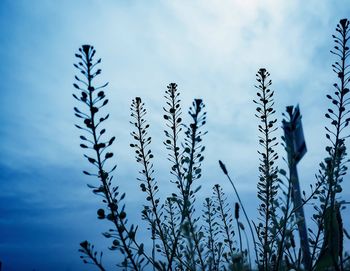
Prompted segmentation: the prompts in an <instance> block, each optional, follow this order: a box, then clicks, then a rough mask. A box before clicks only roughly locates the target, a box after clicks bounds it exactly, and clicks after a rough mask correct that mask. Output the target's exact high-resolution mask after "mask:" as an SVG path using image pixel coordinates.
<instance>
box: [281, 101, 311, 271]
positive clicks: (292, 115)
mask: <svg viewBox="0 0 350 271" xmlns="http://www.w3.org/2000/svg"><path fill="white" fill-rule="evenodd" d="M287 113H288V115H289V121H286V120H283V121H282V124H283V130H284V137H285V143H286V150H287V154H288V164H289V174H290V182H291V183H292V200H293V205H294V208H296V211H295V215H296V219H297V224H298V230H299V236H300V248H301V250H302V252H303V263H304V267H305V269H306V270H310V268H311V256H310V248H309V241H308V233H307V227H306V221H305V214H304V207H303V201H302V197H301V190H300V184H299V178H298V171H297V164H298V162H299V161H300V160H301V158H303V156H304V155H305V153H306V144H305V139H304V133H303V126H302V123H301V115H300V110H299V105H297V106H296V107H295V108H293V106H287Z"/></svg>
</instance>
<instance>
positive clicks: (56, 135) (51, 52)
mask: <svg viewBox="0 0 350 271" xmlns="http://www.w3.org/2000/svg"><path fill="white" fill-rule="evenodd" d="M349 15H350V5H349V2H348V1H347V0H339V1H331V0H325V1H318V0H310V1H302V0H296V1H280V0H266V1H261V0H246V1H241V0H222V1H214V0H213V1H207V0H198V1H195V0H194V1H186V0H179V1H131V0H130V1H126V0H119V1H107V0H106V1H97V0H95V1H94V0H75V1H70V0H61V1H53V0H51V1H49V0H47V1H44V0H41V1H40V0H31V1H26V0H1V1H0V35H1V39H0V59H1V65H0V93H1V96H2V97H1V99H0V107H1V115H0V122H1V125H0V139H1V144H0V261H2V263H3V270H9V271H16V270H37V271H40V270H53V271H55V270H67V271H68V270H94V269H93V267H91V266H84V265H83V263H82V262H81V261H80V259H79V253H78V248H79V243H80V242H81V241H83V240H85V239H88V240H90V241H92V242H93V243H95V244H96V246H97V248H98V249H101V250H105V251H106V255H105V256H104V261H105V262H106V266H107V267H111V266H112V263H113V262H115V261H113V259H116V258H115V257H116V256H115V255H114V254H113V253H109V252H108V250H107V249H106V247H107V246H108V245H109V243H108V242H106V240H105V239H104V238H103V236H102V235H101V232H103V231H105V230H107V229H108V224H106V223H104V222H100V221H97V219H96V210H97V209H98V208H99V207H100V206H101V203H100V199H98V198H96V197H95V196H94V195H93V194H92V193H91V191H90V190H89V189H88V187H87V186H86V184H87V183H93V182H94V180H92V179H91V178H88V177H87V176H85V175H83V174H82V170H87V169H89V165H88V164H87V162H86V161H85V160H84V159H83V156H82V155H83V153H82V150H81V149H80V148H79V135H80V133H79V131H78V130H77V129H76V128H75V127H74V123H77V122H78V120H77V119H76V118H75V117H74V114H73V107H74V106H76V105H77V104H76V101H75V100H74V99H73V98H72V95H71V94H72V93H73V92H74V89H73V86H72V83H73V82H74V75H75V74H76V71H75V69H74V67H73V62H75V61H76V59H75V57H74V54H75V53H76V52H77V50H78V48H79V47H80V46H81V45H82V44H91V45H94V47H95V48H96V50H97V56H98V57H101V58H102V64H101V68H102V75H101V76H100V79H99V80H101V82H107V81H108V82H109V86H108V88H107V90H106V95H107V96H108V98H109V100H110V103H109V104H108V112H110V114H111V117H110V119H109V120H108V121H107V122H106V128H107V133H108V135H110V136H112V135H115V136H116V138H117V139H116V142H115V144H114V145H113V147H112V150H113V151H114V153H115V156H114V158H113V159H114V162H116V163H117V165H118V167H117V170H116V172H115V180H116V184H117V185H119V187H120V189H121V190H122V191H125V192H126V195H127V196H126V202H127V208H128V213H129V216H130V220H133V221H136V222H139V223H141V224H142V222H141V221H140V211H141V206H142V204H143V203H144V202H145V201H144V199H143V197H144V195H143V194H142V193H141V192H140V191H139V184H138V182H137V180H136V178H137V177H138V168H139V167H138V165H137V164H136V163H135V161H134V160H135V159H134V157H133V151H132V150H131V148H130V147H129V143H131V141H132V138H131V136H130V132H131V130H132V127H131V125H130V123H129V120H130V112H129V107H130V103H131V100H132V99H133V98H134V97H136V96H140V97H142V99H143V101H144V102H145V104H146V107H147V110H148V115H147V118H148V121H149V123H150V125H151V128H150V133H151V135H152V138H153V142H152V143H153V144H152V150H153V152H154V154H155V160H154V163H155V170H156V172H157V173H156V176H157V178H158V182H159V184H160V187H161V188H160V196H162V197H163V198H164V197H165V196H166V195H169V194H170V193H172V192H173V191H174V189H175V188H174V186H173V185H172V184H171V183H170V182H169V180H170V174H169V162H168V161H167V160H166V150H165V147H164V145H163V144H162V142H163V140H164V133H163V130H164V128H165V126H164V125H165V124H164V122H163V120H162V115H163V114H162V107H163V105H164V97H163V96H164V92H165V90H166V86H167V85H168V84H169V83H171V82H176V83H177V84H178V88H179V90H180V92H181V99H182V106H183V112H184V114H185V113H186V112H187V110H186V109H187V108H188V107H189V106H190V105H191V102H192V100H193V99H194V98H202V99H203V101H204V103H205V104H206V111H207V112H208V120H207V125H206V129H207V131H208V134H207V135H206V136H205V139H204V144H205V145H206V151H205V154H204V155H205V161H204V162H203V177H202V179H201V180H200V181H199V183H198V184H200V185H202V189H201V190H200V191H199V193H198V198H199V201H201V200H202V199H204V197H207V196H210V195H211V193H212V192H211V191H212V190H211V189H212V187H213V185H214V184H216V183H219V184H220V185H221V186H222V187H223V188H224V191H225V193H226V194H227V196H228V198H229V200H230V201H231V202H234V201H236V199H235V196H234V194H233V191H232V188H231V187H230V184H229V183H228V182H227V181H226V180H225V178H224V176H223V174H222V172H221V171H220V168H219V167H218V160H219V159H221V160H223V161H224V163H225V164H226V166H227V168H228V170H229V171H230V172H231V174H232V176H233V178H234V180H235V182H236V186H237V189H238V190H239V191H240V194H241V197H242V200H243V202H245V203H246V205H247V207H246V208H247V209H248V211H249V212H250V214H251V216H252V217H254V216H256V206H257V204H258V201H257V197H256V183H257V180H258V171H257V167H258V163H259V161H258V156H257V153H256V151H257V146H258V144H257V137H258V133H257V125H258V121H257V119H256V118H255V117H254V113H255V105H254V104H253V102H252V100H253V99H254V98H255V93H256V91H255V89H254V84H255V74H256V72H257V70H258V69H259V68H261V67H264V68H266V69H267V70H268V71H269V72H270V73H271V79H272V81H273V85H272V89H273V90H275V102H276V111H277V113H276V117H277V119H278V121H279V123H281V120H282V112H283V111H284V109H285V107H286V106H287V105H296V104H298V103H299V105H300V109H301V113H302V115H303V125H304V133H305V139H306V144H307V148H308V152H307V154H306V155H305V158H303V160H302V161H301V162H300V164H299V165H298V169H299V177H300V181H301V185H302V187H303V188H305V189H306V191H307V192H308V191H309V190H308V186H309V184H311V183H313V182H314V181H315V177H314V174H315V173H317V171H318V164H319V162H320V161H321V160H322V159H323V157H324V156H325V150H324V147H325V146H326V144H327V141H326V138H325V131H324V126H325V125H326V124H327V123H326V120H325V118H324V117H323V115H324V113H325V111H326V108H327V100H326V98H325V95H326V94H327V93H330V91H331V86H332V84H333V82H334V80H335V79H336V78H335V76H334V74H333V73H332V70H331V64H332V62H333V61H334V60H335V59H334V57H333V56H332V55H331V54H330V53H329V50H330V49H331V48H332V46H333V44H332V39H331V35H332V34H333V33H334V32H335V31H334V29H335V26H336V24H337V23H338V22H339V20H340V19H342V18H345V17H349ZM185 120H188V118H186V117H185ZM276 135H278V136H281V135H282V134H281V131H280V130H279V131H278V132H277V134H276ZM347 146H348V143H347ZM281 165H282V167H283V166H285V165H284V164H283V163H281ZM349 181H350V180H349V177H348V176H346V177H345V180H344V184H343V190H344V192H343V197H344V199H347V200H349V199H350V192H349V191H350V182H349ZM308 215H311V213H308ZM349 215H350V213H349V211H345V213H344V222H345V224H346V226H347V227H348V228H349V226H350V224H349V219H347V217H348V216H349ZM310 223H311V222H310ZM141 238H142V237H141ZM347 246H348V247H349V244H347Z"/></svg>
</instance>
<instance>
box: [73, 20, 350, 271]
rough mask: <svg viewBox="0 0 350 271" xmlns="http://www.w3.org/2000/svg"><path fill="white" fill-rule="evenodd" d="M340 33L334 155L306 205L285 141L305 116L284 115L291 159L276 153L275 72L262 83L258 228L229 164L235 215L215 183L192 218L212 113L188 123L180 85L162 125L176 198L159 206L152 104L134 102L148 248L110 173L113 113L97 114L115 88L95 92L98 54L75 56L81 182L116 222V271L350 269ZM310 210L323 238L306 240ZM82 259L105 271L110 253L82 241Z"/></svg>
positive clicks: (171, 92)
mask: <svg viewBox="0 0 350 271" xmlns="http://www.w3.org/2000/svg"><path fill="white" fill-rule="evenodd" d="M336 32H337V34H336V35H333V39H334V42H335V46H334V50H332V51H331V52H332V54H333V55H335V56H336V57H337V61H336V62H335V63H334V64H333V65H332V68H333V71H334V72H335V74H336V76H337V82H336V83H334V85H333V86H334V92H333V93H332V94H330V95H327V98H328V99H329V101H330V106H329V108H328V110H327V113H326V114H325V117H326V118H327V119H328V120H329V121H330V122H329V124H328V126H327V127H326V128H325V129H326V138H327V139H328V140H329V144H328V146H327V147H326V151H327V156H326V158H325V159H324V160H323V161H322V162H321V163H320V170H319V172H318V173H317V174H316V180H315V183H314V185H313V186H311V191H310V192H309V193H306V192H304V191H303V195H304V196H303V198H302V199H301V200H300V202H299V203H298V202H297V201H296V200H295V198H296V197H297V194H296V193H300V191H297V190H298V189H296V188H295V187H296V186H295V173H293V172H294V171H293V167H294V166H295V165H296V161H299V160H300V159H301V157H300V156H298V155H297V154H296V153H295V152H294V151H293V150H292V149H291V148H293V147H291V146H293V144H294V145H298V143H297V139H295V138H292V139H291V138H288V136H287V133H286V129H287V128H288V127H289V126H286V125H292V123H293V121H294V120H293V118H294V117H295V115H294V113H295V112H297V111H295V110H298V109H297V108H294V107H291V106H289V107H287V111H286V114H285V115H284V120H283V123H284V127H287V128H285V136H284V137H283V138H282V139H283V141H282V142H281V143H282V145H283V146H284V147H285V150H286V154H281V153H277V151H276V150H277V149H276V146H277V144H278V139H277V138H276V136H275V131H276V130H277V126H278V122H277V119H276V117H275V113H276V111H275V109H274V100H273V96H274V91H273V90H271V89H270V87H271V85H272V81H271V79H270V73H269V72H268V71H267V70H266V69H264V68H261V69H259V70H258V72H257V74H256V80H257V85H256V88H257V93H256V98H255V99H254V101H253V102H254V103H255V104H256V106H257V107H256V114H255V115H256V117H257V118H258V131H259V138H258V144H259V148H258V154H259V161H260V164H259V176H258V182H257V190H258V192H257V196H258V198H259V200H260V203H259V206H258V213H259V217H258V218H257V219H256V220H252V219H251V218H249V216H248V213H247V212H246V210H245V208H244V204H243V201H242V199H241V198H240V196H239V193H238V191H237V189H236V187H235V184H234V181H233V180H232V178H231V176H230V174H229V171H228V170H227V168H226V166H225V164H224V163H223V162H222V161H219V166H220V168H221V169H222V171H223V173H224V175H225V176H226V178H227V179H228V180H229V182H230V183H231V185H232V187H233V189H234V193H235V195H236V197H237V202H236V203H235V205H234V206H231V205H230V204H229V201H228V200H227V196H226V195H225V192H224V190H223V189H222V187H221V186H220V185H219V184H216V185H215V186H214V187H213V194H212V195H211V196H210V197H207V198H205V200H204V202H203V205H202V206H203V209H202V212H197V211H196V210H195V206H196V194H197V192H198V191H199V189H200V188H201V186H200V185H198V180H199V179H200V178H201V174H202V162H203V160H204V151H205V147H204V144H203V139H204V138H205V135H206V130H205V124H206V112H205V105H204V103H203V101H202V100H201V99H195V100H194V101H193V103H192V106H191V107H190V109H189V111H188V114H189V117H190V120H191V121H190V123H189V124H185V123H183V120H182V108H181V100H180V93H179V91H178V89H177V85H176V84H175V83H171V84H169V85H168V86H167V89H166V90H165V96H164V97H165V106H164V108H163V109H164V112H163V118H164V121H165V125H166V129H165V131H164V135H165V140H164V146H165V149H166V151H167V155H168V156H167V157H168V160H169V162H170V164H171V165H170V173H171V176H172V177H171V179H170V182H171V183H172V184H173V185H174V186H175V187H176V191H175V192H174V193H172V194H170V195H169V196H168V197H167V198H165V199H161V198H160V196H159V185H158V182H157V180H156V178H155V176H156V174H155V172H154V165H153V161H154V156H153V152H152V150H151V147H152V137H151V136H150V134H149V124H148V121H147V110H146V105H145V104H144V102H143V101H142V99H141V98H140V97H136V98H135V99H133V100H132V102H131V107H130V111H131V120H130V123H131V125H132V129H133V130H132V132H131V136H132V140H133V142H132V143H131V144H130V146H131V147H132V149H133V150H134V152H135V159H136V162H137V163H138V164H139V177H138V182H139V187H140V189H141V191H142V192H143V193H144V195H145V204H144V205H143V209H142V210H141V211H140V215H141V217H142V219H143V220H144V221H145V222H146V223H147V225H148V231H149V233H148V234H149V240H150V244H151V248H150V249H146V246H145V244H143V243H142V242H140V241H138V234H139V232H140V229H139V227H138V225H135V224H132V223H131V221H129V220H128V214H127V208H126V206H125V204H124V199H125V197H126V196H127V195H126V194H125V193H123V192H122V191H120V189H119V187H118V186H116V185H115V184H114V183H115V182H114V180H113V175H112V173H113V171H114V170H115V169H116V165H113V164H112V165H111V161H112V158H113V153H112V152H111V151H110V146H111V145H112V144H113V142H114V141H115V137H114V136H113V137H108V136H107V132H106V129H105V128H104V122H105V120H107V119H108V118H109V114H107V115H102V114H101V110H100V109H102V108H104V107H106V106H107V104H108V99H107V97H106V93H105V89H106V88H107V86H108V83H106V84H104V85H102V86H96V85H95V83H94V80H95V78H96V77H97V76H99V75H100V74H101V69H99V68H98V67H99V65H100V63H101V59H98V60H97V61H96V60H95V54H96V50H95V49H94V47H93V46H91V45H83V46H82V47H81V48H79V52H78V53H77V54H76V55H75V56H76V58H77V60H78V63H77V64H74V66H75V67H76V69H77V71H78V72H79V74H80V75H79V76H75V80H76V82H75V83H74V84H73V86H74V87H75V89H76V92H75V93H74V94H73V97H74V98H75V99H76V100H77V101H78V102H79V104H80V105H81V107H79V108H78V107H75V108H74V111H75V115H76V116H77V117H78V118H79V120H80V122H81V123H79V124H77V125H76V127H77V128H78V129H79V130H80V131H81V133H82V135H81V136H80V139H81V141H82V142H81V144H80V147H81V148H83V149H84V152H85V154H84V157H85V158H86V159H87V161H88V162H89V164H91V165H92V167H91V169H90V170H88V171H83V173H84V174H86V175H88V176H91V177H94V178H97V179H98V184H97V185H91V184H89V185H88V186H89V187H90V188H91V189H92V192H93V193H94V194H95V195H98V196H101V198H102V203H103V206H104V207H103V208H101V209H98V210H97V218H98V219H105V220H108V221H109V225H110V228H109V229H108V230H107V231H105V232H104V233H103V235H104V236H105V237H106V238H109V240H111V244H110V250H112V251H117V252H119V255H120V256H121V257H122V260H121V261H120V262H118V263H117V265H118V266H119V268H121V269H122V270H145V269H146V268H151V269H152V270H168V271H170V270H174V271H175V270H191V271H192V270H202V271H205V270H214V271H218V270H256V269H258V270H264V271H268V270H276V271H277V270H316V271H320V270H350V258H349V257H350V256H349V254H347V253H346V252H344V251H343V247H344V245H343V241H344V238H345V237H349V236H348V234H347V232H346V229H344V227H343V223H342V210H343V209H344V208H345V206H344V204H345V200H344V199H342V197H341V191H342V182H343V181H344V176H345V175H346V173H347V163H348V162H349V159H348V158H347V153H346V144H345V142H346V139H347V137H348V130H347V126H348V125H349V122H350V117H349V113H350V110H349V104H350V97H349V94H348V93H349V88H348V85H349V82H350V64H349V55H350V51H349V45H348V44H349V38H350V34H349V32H350V27H349V20H347V19H342V20H340V22H339V24H338V25H337V27H336ZM298 112H299V111H298ZM288 129H289V128H288ZM288 129H287V130H288ZM293 129H294V130H295V129H296V128H295V127H294V128H293V127H292V126H290V131H294V130H293ZM304 147H305V146H304ZM280 157H281V158H283V157H285V158H283V159H284V160H285V161H286V162H287V163H286V164H287V167H288V170H284V169H282V168H278V167H277V166H276V162H277V160H278V159H279V158H280ZM307 203H309V204H312V206H313V207H314V210H315V211H314V214H313V217H312V221H313V222H314V223H316V226H317V227H316V231H315V230H312V229H311V228H310V229H308V232H306V233H303V232H302V229H301V227H300V225H304V226H306V217H305V216H304V213H303V212H301V211H302V210H303V206H304V205H305V204H307ZM241 211H242V212H243V218H244V219H242V217H241V214H240V213H241ZM247 227H248V228H247ZM142 234H144V233H142ZM298 234H299V235H300V238H301V241H302V242H300V244H297V241H296V240H295V235H298ZM305 234H306V235H305ZM305 236H306V237H305ZM303 238H304V239H303ZM147 247H148V246H147ZM305 247H307V249H305ZM79 251H80V253H81V258H82V260H83V262H84V263H90V264H93V265H95V266H96V268H97V269H99V270H106V269H105V267H104V266H103V258H102V256H103V253H102V252H98V251H96V250H95V247H94V245H92V244H91V243H90V242H89V241H83V242H81V243H80V249H79Z"/></svg>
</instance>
